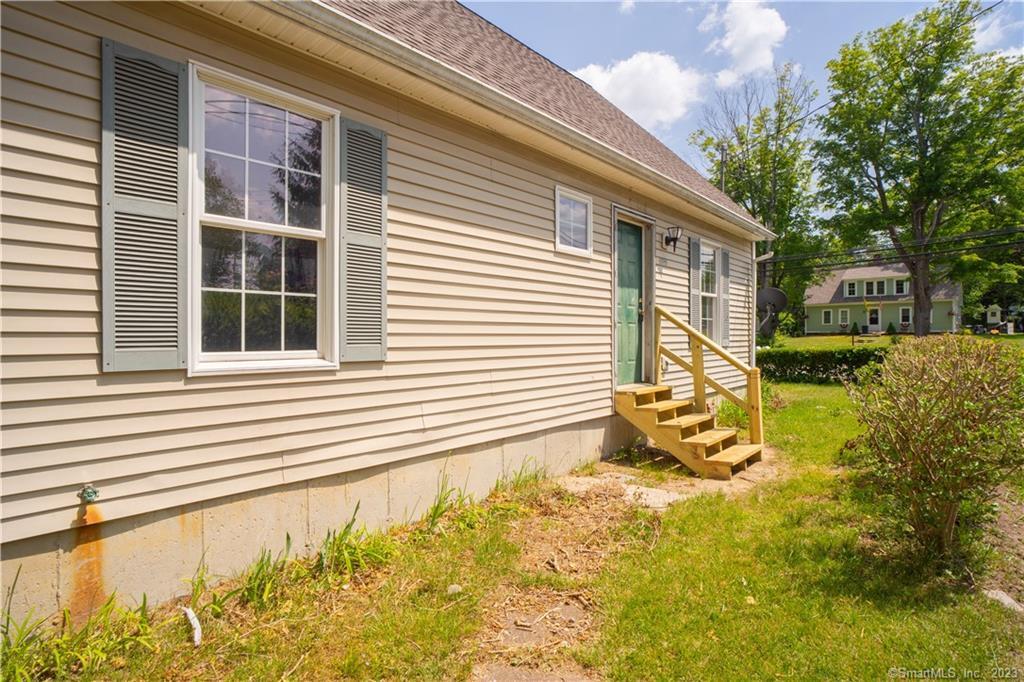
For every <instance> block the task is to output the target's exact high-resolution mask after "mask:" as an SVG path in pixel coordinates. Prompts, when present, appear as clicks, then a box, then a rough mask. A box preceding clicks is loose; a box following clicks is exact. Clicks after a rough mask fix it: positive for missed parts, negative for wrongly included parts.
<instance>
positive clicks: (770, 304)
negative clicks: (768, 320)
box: [757, 287, 789, 313]
mask: <svg viewBox="0 0 1024 682" xmlns="http://www.w3.org/2000/svg"><path fill="white" fill-rule="evenodd" d="M788 304H789V298H788V297H787V296H786V292H784V291H783V290H782V289H776V288H774V287H765V288H764V289H758V290H757V310H758V312H761V313H774V312H778V311H779V310H783V309H784V308H785V307H786V306H787V305H788Z"/></svg>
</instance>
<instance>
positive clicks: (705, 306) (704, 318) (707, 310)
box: [700, 296, 716, 336]
mask: <svg viewBox="0 0 1024 682" xmlns="http://www.w3.org/2000/svg"><path fill="white" fill-rule="evenodd" d="M715 300H716V299H714V298H711V297H708V296H704V297H701V299H700V331H701V333H702V334H704V336H712V335H713V334H714V329H715Z"/></svg>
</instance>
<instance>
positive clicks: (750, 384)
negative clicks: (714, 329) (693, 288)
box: [654, 305, 764, 444]
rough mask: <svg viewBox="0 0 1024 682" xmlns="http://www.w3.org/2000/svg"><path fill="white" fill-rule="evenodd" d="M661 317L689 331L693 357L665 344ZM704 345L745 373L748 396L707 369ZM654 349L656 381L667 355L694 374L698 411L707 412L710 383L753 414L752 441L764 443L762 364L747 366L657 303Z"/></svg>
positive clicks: (721, 394) (751, 415)
mask: <svg viewBox="0 0 1024 682" xmlns="http://www.w3.org/2000/svg"><path fill="white" fill-rule="evenodd" d="M662 318H664V319H666V320H668V321H669V322H671V323H672V324H674V325H675V326H676V327H678V328H679V329H681V330H682V331H684V332H685V333H686V335H687V337H688V338H689V341H690V352H691V357H690V361H689V362H687V361H686V360H684V359H683V358H682V357H681V356H679V355H678V354H677V353H675V352H673V351H672V350H670V349H669V348H667V347H666V346H665V345H663V344H662V342H661V320H662ZM705 347H706V348H707V349H708V350H710V351H711V352H712V353H714V354H715V355H717V356H718V357H720V358H722V359H723V360H725V361H726V362H728V363H729V364H730V365H732V366H733V367H735V368H736V369H738V370H739V371H740V372H742V373H743V374H744V376H745V377H746V380H747V381H746V383H747V396H746V398H741V397H740V396H738V395H736V393H734V392H733V391H731V390H729V389H728V388H726V387H725V386H723V385H722V384H720V383H719V382H718V381H716V380H715V379H714V378H712V377H710V376H708V375H707V374H706V373H705V371H704V348H705ZM654 351H655V356H654V357H655V363H654V364H655V370H654V377H655V383H661V356H663V355H664V356H665V357H666V358H668V359H669V360H671V361H672V362H674V363H676V364H677V365H679V366H680V367H682V368H683V369H684V370H685V371H687V372H690V373H691V374H692V375H693V405H694V408H695V409H696V410H697V411H698V412H704V411H706V409H707V391H706V387H707V386H710V387H711V389H712V390H714V391H715V392H717V393H718V395H720V396H722V397H724V398H726V399H727V400H729V401H730V402H732V403H734V404H735V405H737V406H738V407H740V408H741V409H743V410H744V411H745V412H746V413H747V416H748V417H749V418H750V442H751V443H756V444H761V443H764V430H763V425H762V421H761V370H760V369H759V368H757V367H749V366H747V365H746V364H744V363H743V362H741V361H740V360H739V359H737V358H736V357H735V356H734V355H733V354H732V353H730V352H729V351H727V350H726V349H724V348H722V347H721V346H719V345H718V344H717V343H715V342H714V341H712V340H711V339H709V338H708V337H707V336H705V335H704V334H702V333H700V332H699V331H698V330H696V329H694V328H693V327H691V326H690V325H688V324H686V323H685V322H683V321H682V320H680V319H679V318H678V317H676V316H675V315H673V314H672V313H670V312H669V311H667V310H665V309H664V308H662V307H661V306H660V305H656V306H654Z"/></svg>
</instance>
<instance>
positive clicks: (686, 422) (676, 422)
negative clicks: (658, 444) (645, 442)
mask: <svg viewBox="0 0 1024 682" xmlns="http://www.w3.org/2000/svg"><path fill="white" fill-rule="evenodd" d="M713 419H714V417H713V416H712V415H710V414H706V413H704V412H698V413H696V414H684V415H683V416H682V417H676V418H675V419H666V420H665V421H663V422H658V426H664V427H668V428H680V429H688V428H690V427H691V426H697V425H698V424H703V423H704V422H709V421H711V420H713Z"/></svg>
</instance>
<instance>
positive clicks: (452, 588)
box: [448, 583, 462, 594]
mask: <svg viewBox="0 0 1024 682" xmlns="http://www.w3.org/2000/svg"><path fill="white" fill-rule="evenodd" d="M459 592H462V585H460V584H458V583H452V584H451V585H449V586H448V594H458V593H459Z"/></svg>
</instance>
